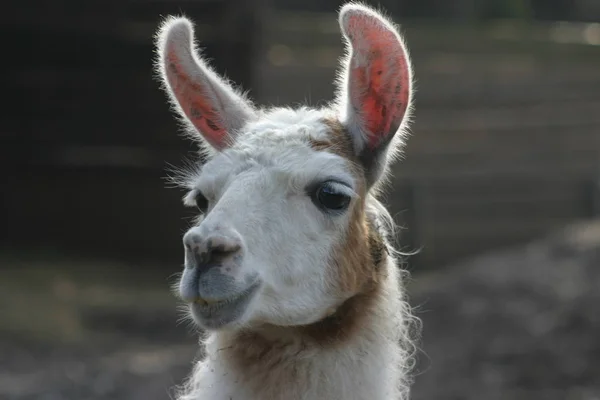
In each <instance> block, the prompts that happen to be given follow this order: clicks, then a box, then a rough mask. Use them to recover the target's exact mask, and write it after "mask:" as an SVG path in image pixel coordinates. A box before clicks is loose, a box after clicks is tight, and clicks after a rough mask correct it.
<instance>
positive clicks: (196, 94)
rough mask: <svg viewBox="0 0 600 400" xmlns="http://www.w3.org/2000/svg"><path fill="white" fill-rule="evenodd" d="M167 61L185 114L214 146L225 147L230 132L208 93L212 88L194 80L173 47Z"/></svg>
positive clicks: (173, 88)
mask: <svg viewBox="0 0 600 400" xmlns="http://www.w3.org/2000/svg"><path fill="white" fill-rule="evenodd" d="M166 62H167V65H166V73H167V79H168V81H169V85H170V86H171V90H172V91H173V93H174V94H175V97H176V98H177V102H178V103H179V105H180V106H181V108H182V110H183V112H184V113H185V115H186V116H187V117H188V119H189V120H190V122H191V123H192V124H193V125H194V126H195V127H196V129H198V131H200V133H201V134H202V135H203V136H204V138H205V139H206V140H207V141H208V142H209V143H210V144H211V145H212V146H214V147H215V148H217V149H222V148H224V147H225V146H226V145H227V143H226V142H227V139H228V134H227V131H226V130H225V128H224V126H223V124H222V123H221V121H220V119H219V116H218V111H217V110H215V108H214V107H213V106H212V104H211V102H212V99H211V98H210V95H209V94H207V91H209V90H211V89H210V88H206V87H204V86H203V85H202V84H201V83H200V82H195V81H193V80H192V78H191V77H190V76H189V74H187V73H186V71H185V69H184V68H183V67H182V64H181V60H180V59H179V57H177V54H176V52H175V50H174V49H173V48H171V49H169V50H168V52H167V57H166Z"/></svg>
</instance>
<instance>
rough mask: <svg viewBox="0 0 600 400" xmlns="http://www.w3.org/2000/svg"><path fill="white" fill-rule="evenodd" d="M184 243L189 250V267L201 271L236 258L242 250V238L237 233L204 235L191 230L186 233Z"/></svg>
mask: <svg viewBox="0 0 600 400" xmlns="http://www.w3.org/2000/svg"><path fill="white" fill-rule="evenodd" d="M183 243H184V245H185V250H186V252H188V257H186V258H187V260H188V267H189V268H197V269H198V270H199V271H198V272H200V273H202V272H203V271H205V270H208V269H210V268H211V267H217V266H220V265H222V264H223V263H224V262H226V261H228V260H232V259H235V258H236V257H237V256H239V254H240V253H241V250H242V243H241V240H240V239H239V238H237V237H236V235H228V234H222V233H219V234H215V235H208V236H204V237H202V236H201V235H200V234H199V233H198V232H195V231H193V230H191V231H189V232H187V233H186V234H185V235H184V237H183Z"/></svg>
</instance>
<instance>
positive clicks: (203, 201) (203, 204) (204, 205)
mask: <svg viewBox="0 0 600 400" xmlns="http://www.w3.org/2000/svg"><path fill="white" fill-rule="evenodd" d="M194 203H196V207H198V210H200V211H201V212H203V213H204V212H206V210H207V209H208V199H207V198H206V197H205V196H204V195H203V194H202V193H200V192H198V194H196V197H195V198H194Z"/></svg>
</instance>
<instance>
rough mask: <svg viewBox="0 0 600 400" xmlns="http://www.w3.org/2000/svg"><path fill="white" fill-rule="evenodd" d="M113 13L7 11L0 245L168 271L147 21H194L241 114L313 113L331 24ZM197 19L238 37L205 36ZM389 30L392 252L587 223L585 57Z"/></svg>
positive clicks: (172, 236) (198, 12) (178, 219)
mask: <svg viewBox="0 0 600 400" xmlns="http://www.w3.org/2000/svg"><path fill="white" fill-rule="evenodd" d="M94 4H95V6H94ZM110 4H112V3H110ZM115 4H116V3H115ZM127 4H128V5H127V7H125V8H123V7H121V6H117V5H109V4H108V3H106V4H105V3H102V5H100V3H95V2H85V3H77V5H75V4H73V5H71V6H69V7H68V9H69V10H71V11H70V15H69V14H64V13H60V12H57V11H56V10H57V9H60V8H57V7H54V6H53V7H48V10H47V12H46V13H42V12H40V13H39V14H35V16H34V17H32V18H30V19H28V17H29V16H30V15H29V14H28V13H27V9H26V7H25V6H23V7H22V8H21V9H15V10H8V11H7V12H6V13H5V14H4V16H3V17H1V18H3V24H2V27H0V30H2V32H3V33H4V34H6V35H5V36H4V37H13V38H15V39H14V40H8V41H7V42H6V43H5V51H6V52H5V54H9V55H10V56H11V57H10V60H11V61H12V62H11V63H3V66H2V68H3V71H4V73H3V74H2V79H3V83H4V85H3V87H4V88H5V96H6V98H8V99H11V100H12V101H11V102H10V103H9V104H8V105H7V106H6V107H5V108H3V110H2V125H1V130H0V164H1V167H2V168H0V170H1V171H2V175H3V176H2V177H0V181H1V182H2V185H3V189H2V201H1V203H0V221H1V222H2V223H1V224H0V226H1V229H0V243H3V245H4V246H10V247H19V248H24V249H25V250H27V251H33V250H32V249H39V248H40V247H51V248H58V249H59V250H61V251H63V250H64V251H70V252H71V251H81V252H85V253H88V254H93V255H95V256H97V257H114V256H119V257H130V258H132V259H134V260H142V259H146V258H164V259H167V260H170V261H173V260H179V259H180V256H181V254H180V253H181V244H180V236H181V233H182V232H183V230H184V229H185V227H186V225H187V221H188V217H190V214H189V212H187V211H186V210H184V209H183V207H182V206H181V203H180V197H181V195H182V192H180V191H178V190H176V189H165V182H164V180H163V179H162V177H163V176H165V167H166V166H167V164H168V163H171V164H175V165H180V164H181V163H180V161H179V160H180V159H181V157H182V156H187V155H189V154H190V153H192V152H193V151H194V150H195V146H193V145H192V144H191V143H189V142H187V141H186V140H184V139H183V138H181V137H178V136H177V135H176V131H177V126H176V123H175V120H174V118H173V117H172V115H171V114H170V112H169V110H168V107H167V105H166V102H165V98H164V95H163V93H161V92H160V90H159V89H158V84H157V82H156V81H155V80H153V76H152V71H151V65H152V51H153V49H152V34H153V32H154V30H155V29H156V26H157V24H158V22H159V21H160V17H159V15H161V14H162V15H166V14H170V13H178V12H181V11H185V13H186V14H188V15H189V16H190V17H192V18H194V19H195V20H197V21H198V36H199V39H200V38H202V40H201V42H202V45H203V46H206V50H205V52H206V54H208V55H209V56H211V58H213V59H214V60H215V63H216V62H218V63H219V64H217V65H216V67H217V68H218V70H219V71H225V72H226V73H227V74H228V75H229V76H230V77H232V78H233V79H234V80H236V81H237V82H239V83H241V84H243V85H244V86H245V88H247V89H250V93H251V95H252V96H253V97H255V99H257V100H258V102H260V103H267V104H284V103H289V102H292V103H294V102H303V101H305V100H307V101H308V102H309V103H312V104H313V105H314V104H321V103H323V102H324V101H326V100H329V99H331V96H332V93H333V86H332V80H333V77H334V74H335V65H336V61H337V58H338V56H339V55H340V54H341V45H340V37H339V32H338V30H337V27H336V26H335V23H336V20H335V15H334V14H318V13H312V14H310V13H300V12H294V13H285V12H282V11H275V10H272V9H271V10H269V9H267V10H266V11H265V12H264V13H260V15H257V16H253V17H252V18H250V19H247V18H245V17H244V18H242V17H241V16H240V15H247V13H241V14H239V15H237V16H235V15H234V16H231V15H229V14H227V12H225V8H223V7H222V4H221V2H181V1H180V2H169V1H153V2H128V3H127ZM243 6H244V3H243V2H241V3H240V7H243ZM13 7H17V5H14V6H13ZM64 9H65V8H64V7H63V10H64ZM123 10H125V11H123ZM9 15H10V19H9V17H8V16H9ZM253 18H256V19H253ZM214 21H234V22H235V21H238V22H235V23H234V22H232V23H230V24H229V26H240V27H242V26H245V27H246V28H245V29H243V30H241V31H237V33H236V34H224V33H219V31H215V30H214V29H213V30H211V26H213V27H214V26H218V25H219V24H218V23H216V24H215V23H214ZM401 22H405V23H404V24H403V30H404V32H405V33H406V36H407V39H408V43H409V44H410V47H411V53H412V54H413V58H414V62H415V72H416V78H417V89H418V92H417V97H416V98H417V104H416V115H415V120H416V122H415V124H414V126H413V129H412V136H411V138H410V139H409V141H408V143H407V147H406V154H405V160H404V161H403V162H402V163H400V164H398V165H397V167H396V168H395V170H394V182H393V183H394V186H393V191H391V192H390V193H389V194H388V196H387V202H388V203H389V204H390V207H391V209H392V211H393V213H394V214H396V215H397V219H398V222H399V223H400V224H401V225H406V227H407V228H408V229H406V230H402V231H401V233H402V235H403V238H402V239H401V242H402V245H403V246H404V247H405V248H406V250H413V249H415V248H421V247H422V251H421V253H420V254H419V256H418V257H416V258H414V260H415V265H416V263H417V262H418V265H419V266H433V265H439V264H441V263H444V262H446V261H450V260H452V259H454V258H457V257H462V256H464V255H468V254H471V253H474V252H479V251H484V250H487V249H489V248H492V247H497V246H502V245H506V244H510V243H515V242H518V241H522V240H527V239H529V238H531V237H533V236H536V235H538V234H540V233H543V232H544V231H546V230H548V229H552V228H554V227H556V226H560V225H562V224H564V223H567V222H569V221H570V220H572V219H576V218H581V217H584V216H587V215H588V214H590V213H592V212H594V211H593V210H594V208H593V207H592V206H591V204H593V200H592V199H593V196H592V195H591V193H593V191H592V189H591V183H590V182H592V181H594V179H596V178H597V177H598V168H599V165H600V162H599V159H600V156H599V151H600V113H598V110H600V75H598V66H599V65H600V58H599V56H598V54H599V53H598V47H597V46H590V45H583V44H569V45H567V44H563V45H561V44H556V43H552V42H551V41H550V40H548V38H549V37H551V36H552V32H553V31H552V28H551V27H547V26H541V27H533V28H532V27H529V28H514V27H510V26H508V25H494V26H489V27H487V28H482V27H479V28H474V27H471V28H465V27H462V28H461V27H456V26H454V27H453V26H444V25H440V24H436V25H432V24H429V23H426V22H418V23H417V22H412V23H408V22H406V21H401ZM244 24H246V25H244ZM252 24H254V25H252ZM248 26H257V29H251V30H248V29H247V27H248ZM240 29H241V28H240ZM211 32H212V33H211ZM8 35H10V36H8ZM223 38H225V39H223ZM204 39H206V40H204ZM223 59H224V60H225V61H224V62H223V61H220V60H223ZM586 185H587V186H586ZM585 187H587V189H585ZM596 204H597V203H596ZM596 212H597V211H596ZM178 257H179V258H178Z"/></svg>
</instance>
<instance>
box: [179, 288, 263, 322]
mask: <svg viewBox="0 0 600 400" xmlns="http://www.w3.org/2000/svg"><path fill="white" fill-rule="evenodd" d="M259 287H260V282H256V283H254V284H252V285H251V286H250V287H248V288H247V289H246V290H244V291H242V292H240V293H239V294H237V295H235V296H232V297H229V298H227V299H225V300H220V301H206V300H204V299H198V300H196V301H194V302H193V303H191V304H190V308H191V311H192V316H193V318H194V320H195V321H196V323H197V324H198V325H200V326H201V327H203V328H205V329H219V328H222V327H224V326H225V325H228V324H230V323H232V322H234V321H235V320H237V319H239V318H241V317H242V315H243V314H244V311H245V310H246V308H247V307H248V304H249V303H250V301H251V300H252V298H253V297H254V295H255V293H256V292H257V291H258V288H259Z"/></svg>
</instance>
